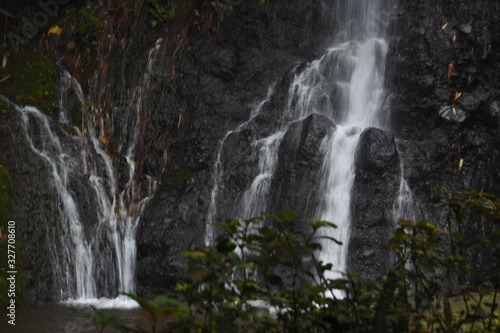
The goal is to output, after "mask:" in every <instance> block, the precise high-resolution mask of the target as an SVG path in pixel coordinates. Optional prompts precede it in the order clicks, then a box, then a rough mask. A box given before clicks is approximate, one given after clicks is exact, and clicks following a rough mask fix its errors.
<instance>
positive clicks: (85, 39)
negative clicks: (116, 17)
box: [61, 1, 110, 53]
mask: <svg viewBox="0 0 500 333" xmlns="http://www.w3.org/2000/svg"><path fill="white" fill-rule="evenodd" d="M63 15H64V20H63V21H62V23H61V25H62V26H63V27H64V30H65V31H66V34H68V35H72V36H73V37H74V38H75V40H76V42H77V45H81V46H82V47H83V48H84V50H85V52H87V53H92V52H94V51H95V50H93V47H95V46H94V44H95V43H96V42H97V41H98V40H100V39H101V37H102V35H104V34H105V30H106V27H107V26H108V24H109V21H110V16H109V14H108V12H106V11H105V10H103V9H102V8H101V7H100V6H98V5H96V4H95V3H93V2H92V1H87V2H86V3H85V5H84V6H81V7H75V6H69V7H66V8H65V9H64V11H63Z"/></svg>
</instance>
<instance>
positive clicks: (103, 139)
mask: <svg viewBox="0 0 500 333" xmlns="http://www.w3.org/2000/svg"><path fill="white" fill-rule="evenodd" d="M99 140H101V142H102V143H104V144H106V143H107V142H108V139H106V138H105V137H104V136H101V137H99Z"/></svg>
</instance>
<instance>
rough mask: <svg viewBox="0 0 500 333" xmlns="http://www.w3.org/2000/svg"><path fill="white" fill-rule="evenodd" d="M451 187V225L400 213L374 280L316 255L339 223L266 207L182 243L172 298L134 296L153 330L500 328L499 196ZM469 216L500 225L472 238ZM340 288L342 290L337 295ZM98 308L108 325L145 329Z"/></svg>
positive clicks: (446, 196)
mask: <svg viewBox="0 0 500 333" xmlns="http://www.w3.org/2000/svg"><path fill="white" fill-rule="evenodd" d="M443 193H444V195H443V196H442V197H441V198H439V201H440V202H442V203H444V204H445V205H446V206H447V207H448V209H449V214H448V221H447V222H448V225H447V226H446V229H440V228H438V227H437V226H436V225H435V224H433V223H431V222H427V221H420V222H412V221H406V220H401V221H399V224H398V227H397V228H396V229H395V231H394V236H393V238H392V239H391V241H390V242H389V243H388V244H386V246H388V247H389V248H391V249H392V250H393V254H394V258H393V265H392V268H391V269H390V270H389V271H388V272H387V274H386V275H383V276H381V277H380V279H377V280H375V281H367V280H364V279H362V278H360V277H359V276H357V275H356V274H354V273H351V272H346V273H345V275H344V278H343V279H337V280H332V279H328V278H327V277H326V275H325V273H326V272H327V271H328V270H331V269H333V267H332V266H331V264H327V263H324V262H321V261H320V260H318V256H317V254H318V251H321V242H320V241H321V239H322V236H321V233H319V232H318V231H319V230H320V229H321V228H335V225H334V224H332V223H329V222H325V221H319V220H316V219H314V218H311V219H310V221H309V223H308V225H309V232H302V231H299V230H297V229H295V228H293V227H291V225H292V223H290V222H291V221H292V220H293V216H292V215H291V214H289V213H281V214H279V215H268V214H263V215H261V216H259V217H256V218H252V219H249V220H228V221H226V222H225V223H224V224H221V225H219V227H220V228H221V229H222V231H223V233H222V234H221V235H220V236H219V237H218V238H217V240H216V242H215V244H214V245H213V246H207V247H205V248H202V249H195V250H190V251H184V252H182V253H181V255H182V256H184V257H186V258H187V266H188V270H187V276H186V281H185V282H184V283H179V284H178V285H177V294H176V296H175V297H174V298H167V297H166V296H159V297H157V298H156V299H155V300H154V301H153V302H148V301H146V300H143V299H141V298H138V297H135V296H133V295H128V296H129V297H132V298H133V299H135V300H136V301H137V302H138V303H139V305H140V306H141V307H142V308H143V309H144V310H145V312H146V313H147V314H148V317H149V318H150V319H151V323H152V326H151V328H152V332H157V323H158V321H159V320H160V319H161V318H162V317H169V318H170V320H169V321H168V322H167V323H166V328H165V329H163V330H162V331H161V332H263V331H265V332H384V333H386V332H493V331H499V330H500V320H499V314H498V312H497V311H496V310H497V307H498V297H497V291H498V284H499V281H500V280H499V274H500V257H499V256H498V250H499V248H500V231H499V230H498V228H496V226H497V225H498V223H499V222H500V201H499V200H498V199H496V198H495V197H493V196H490V195H487V194H483V193H478V192H474V191H472V192H450V191H447V190H445V189H443ZM471 216H473V217H474V218H481V219H484V220H485V221H488V223H491V224H492V225H493V226H495V229H494V230H493V231H492V232H491V234H490V235H489V236H488V237H487V238H485V239H479V240H477V241H473V242H469V241H468V240H467V239H466V237H465V236H464V235H463V234H462V232H461V231H460V230H462V229H463V223H464V221H465V220H466V218H467V217H471ZM330 240H331V241H333V242H337V243H338V241H336V240H335V239H330ZM476 243H481V244H484V245H486V246H488V249H489V250H490V251H493V256H492V258H493V259H492V260H493V262H492V263H491V265H490V266H489V267H486V269H484V270H483V271H482V272H481V273H477V272H476V270H475V269H474V268H472V267H470V266H469V265H468V264H467V263H468V262H470V260H469V259H470V258H469V257H468V256H469V255H470V251H469V250H470V249H471V248H472V246H474V245H475V244H476ZM460 281H475V283H474V284H461V283H460ZM335 291H337V294H338V291H340V292H341V293H343V295H344V297H342V298H337V297H335V296H332V295H335V294H336V293H335ZM94 311H95V314H96V317H95V318H94V320H95V321H96V323H101V326H103V325H102V324H103V323H105V324H111V325H112V326H113V327H115V328H116V329H118V330H119V331H120V332H145V330H142V331H140V330H134V329H133V328H130V327H127V326H125V325H123V323H121V322H120V321H119V319H118V318H113V317H112V316H111V315H110V314H108V313H106V312H105V311H101V310H97V309H94ZM96 318H97V319H96ZM99 318H101V320H99ZM102 318H104V319H105V320H104V321H103V320H102ZM110 318H112V319H110Z"/></svg>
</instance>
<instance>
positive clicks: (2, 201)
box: [0, 164, 14, 229]
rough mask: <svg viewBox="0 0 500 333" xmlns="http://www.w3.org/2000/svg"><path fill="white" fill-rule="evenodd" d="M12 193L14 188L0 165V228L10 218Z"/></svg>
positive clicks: (6, 172)
mask: <svg viewBox="0 0 500 333" xmlns="http://www.w3.org/2000/svg"><path fill="white" fill-rule="evenodd" d="M13 193H14V186H13V185H12V180H11V178H10V175H9V172H8V171H7V169H5V167H4V166H3V165H1V164H0V226H1V228H2V229H3V226H4V224H5V223H7V221H9V220H10V218H11V213H10V212H11V197H12V194H13Z"/></svg>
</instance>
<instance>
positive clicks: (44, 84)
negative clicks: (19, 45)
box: [0, 46, 57, 115]
mask: <svg viewBox="0 0 500 333" xmlns="http://www.w3.org/2000/svg"><path fill="white" fill-rule="evenodd" d="M4 59H6V66H5V67H3V66H0V80H4V81H3V82H0V94H3V95H6V96H8V97H9V98H10V99H12V100H13V101H16V102H17V103H19V104H24V105H32V106H35V107H37V108H39V109H40V110H41V111H43V112H44V113H45V114H47V115H52V114H53V112H54V108H55V106H56V93H57V84H56V70H55V67H54V64H53V63H52V61H50V60H49V59H48V58H46V57H44V56H43V55H42V54H40V53H38V52H34V51H29V50H21V51H18V52H16V51H14V50H12V49H11V48H9V47H7V46H0V62H2V63H3V62H4Z"/></svg>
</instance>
